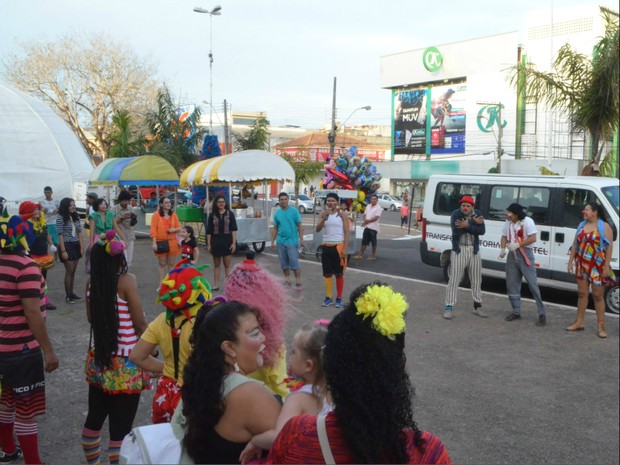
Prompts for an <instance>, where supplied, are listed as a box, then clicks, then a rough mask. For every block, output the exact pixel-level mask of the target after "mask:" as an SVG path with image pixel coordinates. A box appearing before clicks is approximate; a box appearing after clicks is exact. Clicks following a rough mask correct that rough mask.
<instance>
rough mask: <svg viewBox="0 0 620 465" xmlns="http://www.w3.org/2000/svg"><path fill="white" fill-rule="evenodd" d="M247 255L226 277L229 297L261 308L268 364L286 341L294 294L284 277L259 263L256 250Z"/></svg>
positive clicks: (259, 311) (266, 363) (265, 354)
mask: <svg viewBox="0 0 620 465" xmlns="http://www.w3.org/2000/svg"><path fill="white" fill-rule="evenodd" d="M246 257H247V258H246V259H245V260H244V261H243V262H242V263H240V264H238V265H236V266H235V267H234V268H233V270H232V272H231V273H230V275H229V276H228V277H227V278H226V297H228V300H236V301H238V302H242V303H244V304H246V305H248V306H250V307H252V308H254V309H256V310H257V311H258V320H259V323H260V325H261V331H262V332H263V334H264V335H265V351H264V352H263V357H264V360H265V365H272V364H273V363H275V362H276V360H277V357H278V351H279V350H280V347H281V346H282V344H284V336H283V334H282V333H283V331H284V321H285V318H286V316H287V313H288V308H289V301H290V297H289V294H288V293H287V292H286V289H285V287H284V285H283V283H282V281H281V280H280V279H278V278H277V277H276V276H274V275H273V274H271V273H270V272H269V271H267V270H263V269H262V268H259V267H258V266H257V264H256V261H255V260H254V252H249V253H248V254H247V255H246Z"/></svg>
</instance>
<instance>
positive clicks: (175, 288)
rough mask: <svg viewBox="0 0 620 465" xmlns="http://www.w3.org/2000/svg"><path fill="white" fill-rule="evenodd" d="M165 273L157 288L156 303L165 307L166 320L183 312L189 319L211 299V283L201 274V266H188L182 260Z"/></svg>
mask: <svg viewBox="0 0 620 465" xmlns="http://www.w3.org/2000/svg"><path fill="white" fill-rule="evenodd" d="M175 266H176V267H175V268H174V269H173V270H170V272H169V273H168V274H167V275H166V277H165V278H164V280H163V281H162V283H161V286H160V288H159V295H158V296H157V303H161V304H162V305H163V306H164V307H166V320H167V321H169V320H170V319H171V318H172V316H173V315H174V314H178V313H183V314H185V317H186V318H187V319H188V320H189V319H190V318H191V317H194V316H196V313H198V310H200V308H202V306H203V305H204V304H205V303H206V302H207V301H209V300H210V299H211V297H212V293H211V284H209V281H207V280H206V278H205V277H204V276H203V275H202V273H201V272H200V270H201V269H202V268H204V267H203V266H198V267H194V266H188V265H186V264H184V263H183V262H181V263H179V264H177V265H175Z"/></svg>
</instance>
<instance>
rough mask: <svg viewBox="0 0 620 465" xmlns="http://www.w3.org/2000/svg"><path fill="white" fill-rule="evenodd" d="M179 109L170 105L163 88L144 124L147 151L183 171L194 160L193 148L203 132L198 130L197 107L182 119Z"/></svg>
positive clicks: (195, 153)
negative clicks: (147, 132) (148, 143)
mask: <svg viewBox="0 0 620 465" xmlns="http://www.w3.org/2000/svg"><path fill="white" fill-rule="evenodd" d="M179 110H180V105H179V104H175V103H174V102H173V98H172V95H171V94H170V91H169V90H168V87H166V86H165V85H164V86H162V87H161V88H160V89H159V91H158V93H157V110H155V111H149V112H147V113H146V116H145V121H146V124H147V126H148V128H149V130H150V132H151V135H152V136H153V142H152V143H151V146H150V150H149V151H150V152H151V153H153V154H157V155H161V156H162V157H164V158H166V159H167V160H168V161H169V162H170V163H171V164H172V165H173V166H174V167H175V168H177V169H183V168H186V167H187V166H189V165H191V164H192V163H194V162H195V161H197V160H198V154H197V149H196V148H197V146H198V142H200V141H202V139H203V137H204V134H205V133H206V129H204V128H201V127H198V122H199V121H200V115H201V112H200V107H199V106H196V107H195V108H193V110H192V111H190V112H189V114H188V116H187V117H186V118H184V119H183V120H181V118H180V116H181V115H180V114H179Z"/></svg>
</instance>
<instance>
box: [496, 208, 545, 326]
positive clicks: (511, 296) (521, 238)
mask: <svg viewBox="0 0 620 465" xmlns="http://www.w3.org/2000/svg"><path fill="white" fill-rule="evenodd" d="M506 218H507V219H506V223H504V227H503V228H502V239H501V247H502V251H501V253H500V255H499V258H504V257H506V255H508V257H507V258H506V289H507V291H508V300H510V305H511V306H512V313H511V314H510V315H508V316H507V317H506V321H514V320H519V319H521V280H522V279H523V278H525V281H526V282H527V285H528V287H529V288H530V292H531V293H532V295H533V296H534V299H535V300H536V306H537V307H538V321H537V322H536V326H545V325H546V324H547V317H546V314H545V304H544V303H543V301H542V297H541V296H540V289H539V288H538V281H537V279H536V263H535V262H534V251H533V250H532V245H533V244H534V243H535V242H536V234H537V233H538V230H537V229H536V225H535V224H534V221H533V220H532V219H531V218H530V217H529V216H527V215H526V214H525V212H524V211H523V207H522V206H521V205H519V204H518V203H511V204H510V205H508V208H507V209H506ZM506 249H508V252H507V251H506Z"/></svg>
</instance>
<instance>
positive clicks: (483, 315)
mask: <svg viewBox="0 0 620 465" xmlns="http://www.w3.org/2000/svg"><path fill="white" fill-rule="evenodd" d="M473 314H474V315H477V316H479V317H480V318H488V317H489V315H487V314H486V313H484V312H483V311H482V309H481V308H479V307H474V309H473Z"/></svg>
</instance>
